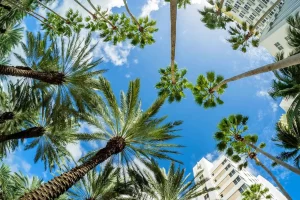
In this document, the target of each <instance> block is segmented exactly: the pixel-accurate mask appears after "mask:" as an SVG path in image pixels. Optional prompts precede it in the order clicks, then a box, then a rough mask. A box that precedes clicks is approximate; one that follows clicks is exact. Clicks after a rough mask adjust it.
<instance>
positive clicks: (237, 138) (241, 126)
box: [214, 114, 300, 175]
mask: <svg viewBox="0 0 300 200" xmlns="http://www.w3.org/2000/svg"><path fill="white" fill-rule="evenodd" d="M247 121H248V117H245V116H243V115H240V114H237V115H230V116H229V117H228V118H223V119H222V120H221V122H220V123H219V124H218V129H219V131H218V132H216V133H215V135H214V137H215V139H216V140H217V141H218V144H217V147H218V149H219V150H222V151H224V150H226V149H227V147H228V146H230V145H231V144H232V143H233V142H234V144H236V142H237V144H240V143H241V144H243V145H244V146H248V147H249V148H251V149H253V150H252V151H257V152H259V153H261V154H263V155H264V156H266V157H267V158H269V159H270V160H272V161H274V162H276V163H277V164H279V165H281V166H283V167H285V168H286V169H288V170H290V171H292V172H294V173H296V174H299V175H300V170H299V169H297V168H295V167H293V166H291V165H289V164H287V163H285V162H283V161H282V160H280V159H278V158H276V157H274V156H272V155H271V154H269V153H267V152H265V151H264V150H262V149H261V148H259V147H257V146H255V141H257V138H256V140H245V138H244V136H243V135H242V134H245V132H246V131H247V130H248V126H247ZM256 137H257V136H256ZM251 138H255V137H250V139H251Z"/></svg>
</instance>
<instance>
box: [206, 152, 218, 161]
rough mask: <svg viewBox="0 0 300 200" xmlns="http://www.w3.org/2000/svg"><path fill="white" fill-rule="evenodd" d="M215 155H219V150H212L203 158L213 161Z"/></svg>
mask: <svg viewBox="0 0 300 200" xmlns="http://www.w3.org/2000/svg"><path fill="white" fill-rule="evenodd" d="M217 157H219V152H218V151H214V152H212V153H208V154H206V155H205V158H206V159H207V160H208V161H211V162H212V161H214V160H215V159H216V158H217Z"/></svg>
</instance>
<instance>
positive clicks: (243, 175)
mask: <svg viewBox="0 0 300 200" xmlns="http://www.w3.org/2000/svg"><path fill="white" fill-rule="evenodd" d="M200 172H202V173H201V175H200V176H199V178H197V180H196V181H200V180H201V179H204V178H208V179H209V180H208V181H207V182H206V183H205V186H203V187H206V188H210V187H217V186H218V187H219V189H218V190H215V191H211V192H209V193H208V194H205V195H202V196H200V197H197V198H195V200H241V199H242V193H243V192H244V191H245V190H246V189H247V188H248V187H249V186H250V185H252V184H255V183H257V184H263V186H264V187H267V188H269V190H270V191H269V194H271V195H272V200H286V198H285V197H284V195H283V194H281V192H280V191H279V190H278V189H277V188H276V187H274V186H273V185H272V184H271V183H270V182H269V181H267V180H266V179H265V178H263V177H262V176H260V175H259V176H254V175H253V174H252V173H251V172H250V171H248V170H245V169H243V170H238V168H237V165H236V164H235V163H234V162H233V161H231V160H230V159H229V158H227V157H226V156H220V157H219V158H218V159H216V160H215V161H214V162H210V161H208V160H207V159H205V158H202V159H201V160H200V161H199V162H198V163H197V164H196V165H195V166H194V168H193V173H194V176H195V175H196V174H198V173H200Z"/></svg>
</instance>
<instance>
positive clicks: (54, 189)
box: [20, 137, 126, 200]
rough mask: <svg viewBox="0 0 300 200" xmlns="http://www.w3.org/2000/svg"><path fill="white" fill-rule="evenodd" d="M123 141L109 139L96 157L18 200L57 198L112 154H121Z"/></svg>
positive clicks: (117, 138) (123, 145)
mask: <svg viewBox="0 0 300 200" xmlns="http://www.w3.org/2000/svg"><path fill="white" fill-rule="evenodd" d="M125 145H126V144H125V140H124V139H123V138H122V137H114V138H112V139H110V140H109V141H108V143H107V145H106V147H105V148H103V149H101V150H99V151H98V152H97V153H96V155H94V156H93V157H91V158H90V159H88V160H87V161H86V162H84V163H83V164H81V165H79V166H77V167H75V168H73V169H71V170H70V171H68V172H65V173H63V174H62V175H60V176H58V177H55V178H54V179H52V180H51V181H49V182H48V183H46V184H43V185H42V186H40V187H39V188H38V189H36V190H33V191H32V192H29V193H28V194H25V195H24V196H23V197H21V198H20V200H45V199H54V198H58V197H59V196H60V195H61V194H63V193H64V192H65V191H67V190H68V189H69V188H71V187H72V186H73V185H74V184H75V183H76V182H77V181H79V180H80V179H81V178H82V177H83V176H85V175H86V174H87V173H88V172H89V171H90V170H91V169H93V168H95V167H96V166H97V165H99V164H100V163H102V162H103V161H105V160H106V159H108V158H109V157H111V156H112V155H114V154H118V153H120V152H122V151H123V150H124V148H125Z"/></svg>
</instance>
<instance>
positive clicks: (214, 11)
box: [198, 0, 232, 29]
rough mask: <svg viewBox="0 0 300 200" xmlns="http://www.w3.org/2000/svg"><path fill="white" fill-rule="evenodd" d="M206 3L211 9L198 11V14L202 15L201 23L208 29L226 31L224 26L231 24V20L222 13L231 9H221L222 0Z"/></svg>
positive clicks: (222, 5)
mask: <svg viewBox="0 0 300 200" xmlns="http://www.w3.org/2000/svg"><path fill="white" fill-rule="evenodd" d="M208 3H209V4H211V5H212V6H213V7H212V8H208V7H204V9H203V10H198V12H199V13H200V14H201V15H202V19H201V21H202V22H203V23H204V24H205V26H206V27H207V28H209V29H219V28H223V29H226V24H227V23H229V22H232V19H231V18H229V17H228V16H226V15H225V14H224V13H227V12H230V11H231V9H232V8H231V7H230V6H225V8H223V7H224V0H221V1H219V0H216V1H213V0H208ZM223 10H224V11H223Z"/></svg>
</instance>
